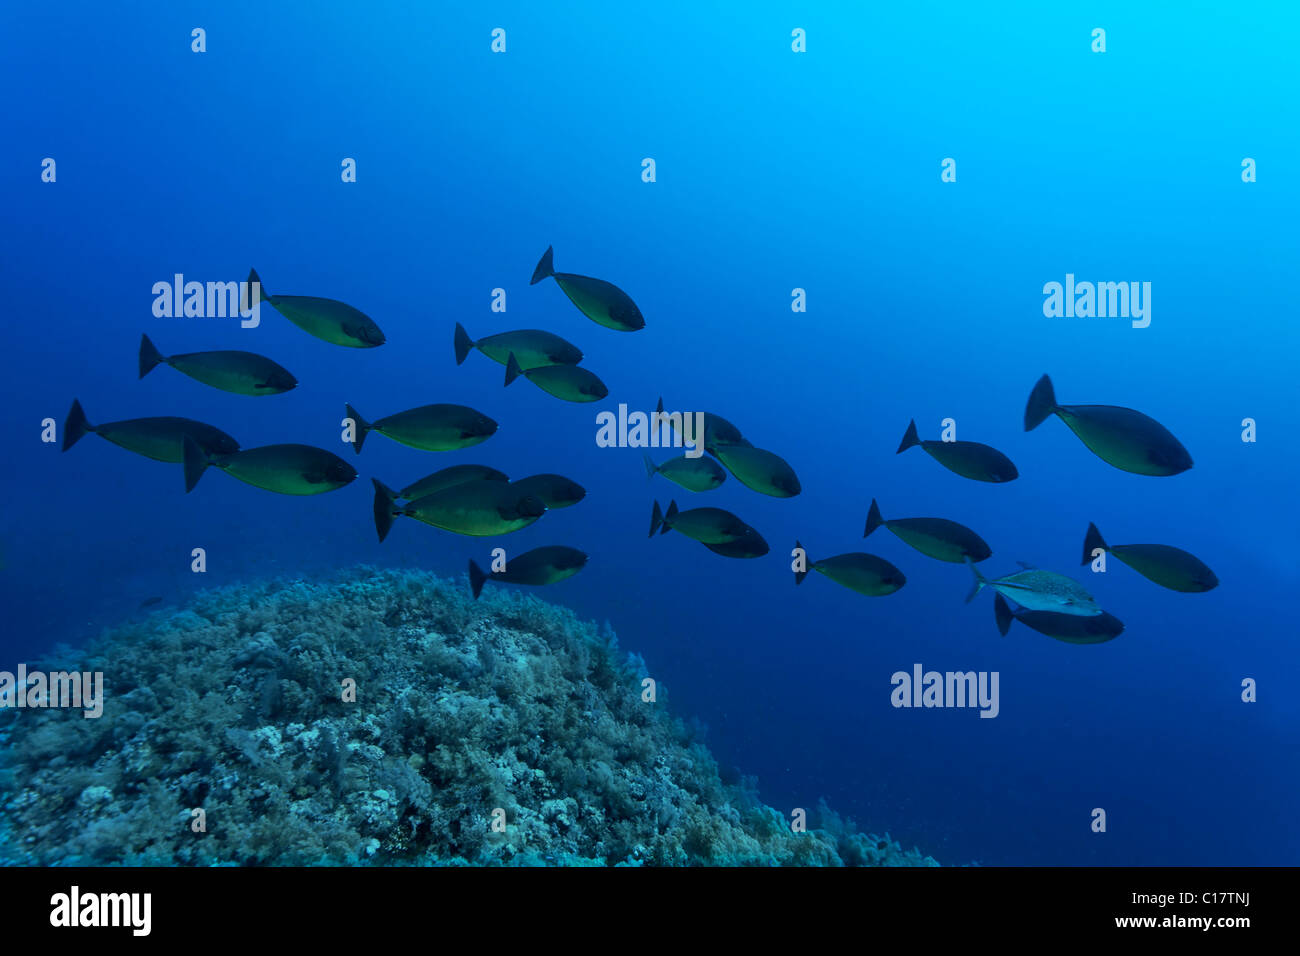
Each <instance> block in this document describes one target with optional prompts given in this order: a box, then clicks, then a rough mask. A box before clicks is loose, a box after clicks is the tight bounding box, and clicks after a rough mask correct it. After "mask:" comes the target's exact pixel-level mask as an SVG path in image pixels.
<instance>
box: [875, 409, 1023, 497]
mask: <svg viewBox="0 0 1300 956" xmlns="http://www.w3.org/2000/svg"><path fill="white" fill-rule="evenodd" d="M916 445H920V446H921V447H922V448H923V449H925V451H926V453H927V454H929V456H930V457H931V458H933V459H934V460H935V461H937V462H938V463H939V464H941V465H943V467H945V468H947V469H948V470H949V471H951V472H953V473H955V474H958V475H961V476H962V477H963V478H970V479H973V480H974V481H990V482H1003V481H1014V480H1015V479H1016V478H1018V477H1020V472H1019V471H1017V470H1016V466H1015V465H1014V464H1013V463H1012V461H1011V459H1010V458H1008V457H1007V456H1006V455H1004V454H1002V452H1000V451H998V450H997V449H996V448H991V447H989V446H988V445H984V444H981V443H980V442H976V441H932V440H930V439H926V440H924V441H922V440H921V439H920V438H919V437H918V436H917V432H916V421H915V420H913V421H912V422H911V423H909V424H908V426H907V433H906V434H904V435H903V441H902V444H900V445H899V446H898V451H897V452H895V454H898V455H901V454H902V453H903V452H905V451H907V449H909V448H912V447H914V446H916Z"/></svg>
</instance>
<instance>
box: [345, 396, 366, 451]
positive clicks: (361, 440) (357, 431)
mask: <svg viewBox="0 0 1300 956" xmlns="http://www.w3.org/2000/svg"><path fill="white" fill-rule="evenodd" d="M347 417H348V418H350V419H352V427H353V434H352V451H353V452H354V453H355V454H358V455H359V454H361V446H362V445H364V444H365V443H366V436H367V435H368V434H370V422H368V421H366V420H365V419H364V418H362V417H361V416H360V415H359V414H358V413H357V410H356V409H355V408H353V407H352V405H351V404H350V403H349V404H348V405H347Z"/></svg>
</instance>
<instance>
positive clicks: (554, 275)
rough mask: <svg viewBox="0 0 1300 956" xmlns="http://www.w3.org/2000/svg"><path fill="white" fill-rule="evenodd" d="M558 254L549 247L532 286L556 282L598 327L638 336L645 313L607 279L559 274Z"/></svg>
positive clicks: (539, 264) (535, 270) (540, 262)
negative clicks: (557, 267)
mask: <svg viewBox="0 0 1300 956" xmlns="http://www.w3.org/2000/svg"><path fill="white" fill-rule="evenodd" d="M554 254H555V250H554V248H553V247H551V246H547V247H546V252H544V253H542V258H541V260H540V261H539V262H538V263H537V268H536V269H534V270H533V278H532V280H531V281H530V282H529V283H528V284H529V285H537V283H539V282H541V281H542V280H543V279H554V280H555V282H556V284H557V285H558V286H559V287H560V289H561V290H562V291H563V292H564V294H565V295H567V296H568V297H569V301H570V302H572V303H573V304H574V305H576V306H577V307H578V311H580V312H581V313H582V314H583V315H585V316H586V317H587V318H589V319H591V321H593V322H595V323H596V324H597V325H603V326H605V327H606V328H609V329H615V330H617V331H619V332H635V331H637V330H638V329H643V328H645V319H644V318H643V317H642V315H641V310H640V309H638V308H637V307H636V303H635V302H633V301H632V300H631V299H630V298H629V297H628V294H627V293H626V292H624V291H623V290H622V289H620V288H619V287H618V286H616V285H614V284H612V283H610V282H606V281H605V280H604V279H593V278H591V277H590V276H580V275H574V274H573V273H571V272H556V271H555V262H554Z"/></svg>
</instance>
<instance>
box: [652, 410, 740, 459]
mask: <svg viewBox="0 0 1300 956" xmlns="http://www.w3.org/2000/svg"><path fill="white" fill-rule="evenodd" d="M655 414H656V415H664V414H665V413H664V400H663V396H660V398H659V403H658V404H657V405H656V406H655ZM687 414H688V415H690V414H692V413H690V412H688V413H687ZM700 414H701V415H703V416H704V450H705V451H707V452H708V453H709V454H710V455H716V454H717V449H719V448H721V447H723V446H725V445H744V446H746V447H750V448H752V447H753V445H752V443H751V442H749V441H748V440H747V439H746V438H745V436H744V435H742V434H741V433H740V429H739V428H737V427H736V426H735V425H733V424H732V423H731V422H729V421H727V420H726V419H725V418H723V417H722V416H721V415H715V414H713V413H712V412H701V413H700ZM666 417H667V419H668V424H669V425H670V426H672V429H673V431H674V432H677V431H679V430H680V429H679V428H678V425H677V423H678V419H674V418H673V417H672V416H671V415H668V416H666ZM653 422H654V427H655V428H658V427H659V419H658V418H655V419H653ZM684 437H685V436H684ZM695 439H696V436H694V435H691V436H690V438H689V440H690V441H692V442H694V441H695Z"/></svg>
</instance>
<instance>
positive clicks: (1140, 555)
mask: <svg viewBox="0 0 1300 956" xmlns="http://www.w3.org/2000/svg"><path fill="white" fill-rule="evenodd" d="M1098 550H1100V551H1109V552H1110V553H1111V554H1113V555H1115V557H1117V558H1119V560H1121V561H1123V562H1124V563H1125V564H1127V565H1128V566H1129V567H1130V568H1132V569H1133V570H1134V571H1136V572H1137V573H1138V574H1140V575H1142V576H1143V577H1144V578H1146V579H1147V580H1148V581H1154V582H1155V583H1156V584H1158V585H1160V586H1161V587H1164V588H1168V589H1169V590H1171V591H1183V592H1185V593H1198V592H1202V591H1212V590H1214V589H1215V588H1216V587H1218V586H1219V578H1218V576H1217V575H1216V574H1215V573H1214V572H1213V571H1211V570H1210V568H1209V566H1208V565H1206V563H1205V562H1204V561H1202V560H1201V559H1200V558H1198V557H1196V555H1194V554H1189V553H1188V552H1186V551H1184V550H1183V549H1182V548H1175V547H1172V546H1171V545H1167V544H1117V545H1115V546H1114V547H1112V546H1110V545H1108V544H1106V542H1105V540H1104V539H1103V538H1102V536H1101V532H1100V531H1098V530H1097V526H1096V525H1095V524H1092V523H1091V522H1090V523H1089V524H1088V532H1087V534H1086V535H1084V539H1083V562H1082V563H1083V564H1089V563H1091V562H1092V560H1093V558H1094V556H1095V554H1096V552H1097V551H1098Z"/></svg>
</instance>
